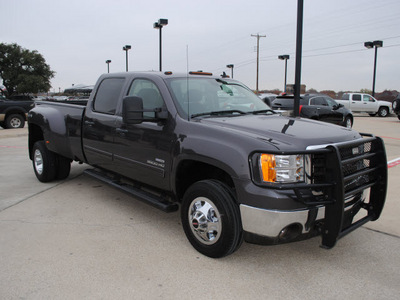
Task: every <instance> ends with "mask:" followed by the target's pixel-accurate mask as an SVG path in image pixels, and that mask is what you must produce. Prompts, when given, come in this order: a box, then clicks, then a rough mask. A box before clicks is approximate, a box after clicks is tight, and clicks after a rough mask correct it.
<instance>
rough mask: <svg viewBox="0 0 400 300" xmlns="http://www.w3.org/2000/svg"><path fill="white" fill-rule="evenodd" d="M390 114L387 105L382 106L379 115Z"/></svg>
mask: <svg viewBox="0 0 400 300" xmlns="http://www.w3.org/2000/svg"><path fill="white" fill-rule="evenodd" d="M388 114H389V109H388V108H387V107H381V108H379V110H378V115H379V116H380V117H387V116H388Z"/></svg>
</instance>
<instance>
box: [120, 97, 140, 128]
mask: <svg viewBox="0 0 400 300" xmlns="http://www.w3.org/2000/svg"><path fill="white" fill-rule="evenodd" d="M122 120H123V121H124V123H125V124H131V125H133V124H140V123H142V122H143V99H142V98H140V97H136V96H126V97H124V99H123V102H122Z"/></svg>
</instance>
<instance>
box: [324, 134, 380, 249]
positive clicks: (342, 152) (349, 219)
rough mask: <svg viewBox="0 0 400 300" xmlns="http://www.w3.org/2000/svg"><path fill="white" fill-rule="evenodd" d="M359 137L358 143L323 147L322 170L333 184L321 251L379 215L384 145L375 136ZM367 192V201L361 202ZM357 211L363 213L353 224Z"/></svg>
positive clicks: (327, 207) (326, 212)
mask: <svg viewBox="0 0 400 300" xmlns="http://www.w3.org/2000/svg"><path fill="white" fill-rule="evenodd" d="M362 135H363V136H364V138H363V139H362V140H361V141H360V140H357V141H355V142H352V143H343V144H339V145H331V146H328V147H327V149H330V150H331V151H330V153H328V154H327V155H326V158H327V161H326V167H327V171H329V172H332V173H331V174H327V175H328V178H329V177H331V179H332V180H333V181H334V185H333V187H332V189H331V195H330V197H329V198H330V199H331V200H332V203H330V204H327V205H326V206H325V220H324V222H323V226H322V245H321V246H322V247H324V248H332V247H333V246H335V244H336V242H337V240H338V239H340V238H342V237H343V236H345V235H347V234H348V233H350V232H352V231H353V230H355V229H356V228H358V227H360V226H362V225H363V224H365V223H367V222H368V221H375V220H377V219H378V218H379V216H380V214H381V212H382V209H383V206H384V203H385V198H386V190H387V160H386V152H385V146H384V143H383V141H382V139H381V138H379V137H374V136H372V135H367V134H362ZM368 189H369V199H365V200H363V199H362V197H363V193H364V192H365V191H367V190H368ZM367 196H368V195H367ZM346 199H350V200H349V201H346ZM360 209H365V210H366V212H367V214H366V216H364V217H363V218H361V219H359V220H357V221H355V222H354V223H353V218H354V216H355V215H356V214H357V212H358V211H359V210H360Z"/></svg>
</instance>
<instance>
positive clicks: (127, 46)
mask: <svg viewBox="0 0 400 300" xmlns="http://www.w3.org/2000/svg"><path fill="white" fill-rule="evenodd" d="M131 48H132V47H131V45H125V46H124V47H122V50H124V51H125V52H126V71H127V72H128V50H131Z"/></svg>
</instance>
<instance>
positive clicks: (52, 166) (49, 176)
mask: <svg viewBox="0 0 400 300" xmlns="http://www.w3.org/2000/svg"><path fill="white" fill-rule="evenodd" d="M37 150H38V151H40V154H41V156H42V162H43V166H42V167H43V170H42V172H41V173H39V172H38V170H37V169H36V166H35V152H36V151H37ZM32 164H33V170H34V172H35V175H36V177H37V179H38V180H39V181H41V182H50V181H52V180H54V179H55V177H56V170H57V168H56V156H55V155H54V153H53V152H51V151H50V150H48V149H47V148H46V145H45V143H44V141H38V142H36V143H35V144H34V145H33V148H32Z"/></svg>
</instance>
